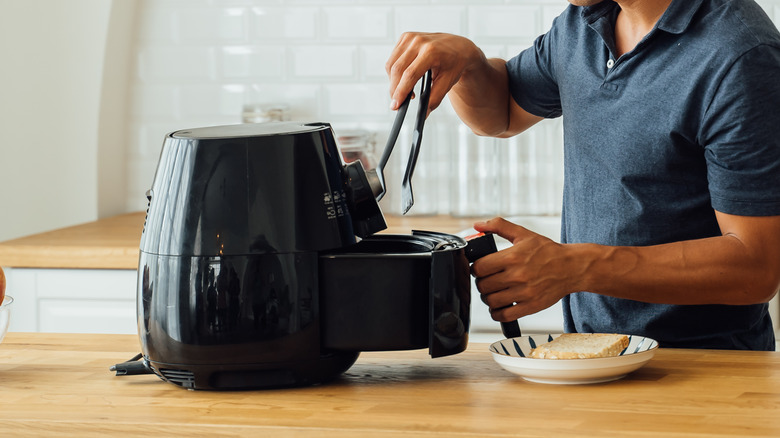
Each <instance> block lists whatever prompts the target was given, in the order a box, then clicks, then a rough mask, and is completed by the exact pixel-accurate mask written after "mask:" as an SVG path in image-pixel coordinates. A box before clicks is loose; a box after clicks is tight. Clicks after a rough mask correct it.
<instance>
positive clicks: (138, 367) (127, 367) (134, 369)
mask: <svg viewBox="0 0 780 438" xmlns="http://www.w3.org/2000/svg"><path fill="white" fill-rule="evenodd" d="M141 358H143V355H142V354H141V353H138V354H136V355H135V356H133V358H132V359H130V360H128V361H126V362H122V363H118V364H116V365H113V366H111V367H110V368H109V370H110V371H115V372H116V375H117V376H132V375H136V374H154V372H153V371H152V369H151V368H150V367H149V365H148V364H147V362H146V360H140V359H141Z"/></svg>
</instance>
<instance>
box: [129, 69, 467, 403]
mask: <svg viewBox="0 0 780 438" xmlns="http://www.w3.org/2000/svg"><path fill="white" fill-rule="evenodd" d="M424 84H426V85H427V87H428V89H429V87H430V76H429V75H428V76H427V78H426V82H424ZM423 97H425V98H427V89H425V87H424V89H423V93H421V100H422V103H421V104H420V111H419V114H418V128H417V131H418V132H417V134H418V135H416V136H415V145H414V147H413V148H412V149H413V152H412V157H411V159H410V162H409V167H408V169H407V177H405V178H404V190H407V191H408V196H407V195H405V198H406V199H408V201H409V202H408V205H407V208H408V207H410V206H411V202H412V198H411V185H410V181H411V173H412V171H413V168H414V162H415V160H416V155H417V151H418V148H419V141H420V137H421V135H420V134H421V127H422V120H424V117H425V108H427V101H426V100H425V99H423ZM407 105H408V99H407V102H406V103H405V105H404V110H405V108H406V106H407ZM403 116H404V115H403V112H400V113H399V115H398V116H397V119H396V125H395V126H394V129H393V134H392V135H391V139H390V140H389V141H388V147H387V148H386V150H385V155H384V156H383V158H382V160H380V165H379V166H378V167H377V170H374V171H368V172H366V171H365V170H364V169H363V168H362V165H361V163H360V162H359V161H355V162H352V163H349V164H346V165H345V164H344V163H343V160H342V157H341V154H340V153H339V149H338V147H337V144H336V142H335V140H334V134H333V132H332V130H331V128H330V126H329V125H328V124H325V123H291V122H286V123H284V122H282V123H270V124H247V125H232V126H221V127H210V128H199V129H191V130H184V131H177V132H173V133H171V134H169V135H168V136H167V137H166V139H165V142H164V145H163V150H162V155H161V157H160V163H159V167H158V169H157V173H156V176H155V179H154V184H153V186H152V189H151V190H150V191H149V193H148V197H149V209H148V212H147V217H146V223H145V227H144V232H143V237H142V240H141V254H140V261H139V281H138V317H139V321H138V326H139V335H140V339H141V345H142V353H143V360H144V364H145V366H146V367H148V368H150V369H151V370H152V371H153V372H155V373H156V374H157V375H158V376H159V377H160V378H162V379H163V380H165V381H167V382H170V383H173V384H176V385H180V386H183V387H185V388H190V389H244V388H268V387H284V386H295V385H305V384H312V383H318V382H323V381H326V380H328V379H331V378H334V377H336V376H338V375H339V374H341V373H342V372H344V371H345V370H347V369H348V368H349V367H350V366H351V365H352V364H353V363H354V362H355V360H356V359H357V357H358V354H359V353H360V352H361V351H370V350H408V349H421V348H427V349H428V350H429V353H430V355H431V356H432V357H439V356H445V355H450V354H455V353H459V352H461V351H463V350H464V349H465V348H466V345H467V340H468V326H469V307H470V281H469V273H468V262H467V260H466V257H465V254H464V248H465V246H466V242H465V241H464V240H463V239H461V238H459V237H456V236H452V235H446V234H441V233H434V232H414V233H413V234H411V235H389V234H379V235H374V233H376V232H377V231H380V230H383V229H385V228H386V224H385V221H384V218H383V216H382V213H381V211H380V209H379V206H378V204H377V201H378V199H379V198H381V197H382V195H383V194H384V190H385V184H384V178H383V176H382V168H383V167H384V164H386V163H387V158H388V156H389V153H390V151H391V149H392V146H393V144H394V143H395V137H396V136H397V132H398V128H399V127H400V123H401V122H402V119H403Z"/></svg>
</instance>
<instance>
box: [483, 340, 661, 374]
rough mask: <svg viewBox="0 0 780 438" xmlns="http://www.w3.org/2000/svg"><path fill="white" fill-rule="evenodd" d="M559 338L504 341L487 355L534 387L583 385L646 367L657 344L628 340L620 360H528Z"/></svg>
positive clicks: (610, 358) (494, 344)
mask: <svg viewBox="0 0 780 438" xmlns="http://www.w3.org/2000/svg"><path fill="white" fill-rule="evenodd" d="M558 336H560V335H557V334H545V335H531V336H522V337H519V338H510V339H504V340H501V341H498V342H494V343H493V344H491V345H490V352H491V353H492V354H493V360H495V361H496V362H497V363H498V364H499V365H501V367H502V368H504V369H505V370H507V371H509V372H511V373H514V374H517V375H518V376H520V377H522V378H523V379H525V380H528V381H531V382H537V383H557V384H569V385H572V384H583V383H601V382H609V381H612V380H617V379H620V378H622V377H624V376H625V375H626V374H628V373H630V372H632V371H635V370H637V369H639V368H641V367H642V365H644V364H646V363H647V362H648V361H649V360H650V359H652V358H653V355H655V352H656V350H657V349H658V342H656V341H655V340H653V339H650V338H646V337H642V336H629V344H628V347H627V348H626V349H625V350H623V351H622V352H621V353H620V355H619V356H615V357H600V358H593V359H534V358H530V357H528V355H529V354H530V353H531V350H532V349H533V348H534V347H536V346H537V345H540V344H543V343H545V342H549V341H552V340H553V339H555V338H557V337H558Z"/></svg>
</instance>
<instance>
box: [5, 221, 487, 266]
mask: <svg viewBox="0 0 780 438" xmlns="http://www.w3.org/2000/svg"><path fill="white" fill-rule="evenodd" d="M145 215H146V213H145V212H136V213H128V214H123V215H119V216H114V217H110V218H106V219H101V220H98V221H95V222H89V223H86V224H82V225H76V226H72V227H67V228H62V229H59V230H53V231H48V232H45V233H40V234H35V235H32V236H26V237H21V238H18V239H13V240H8V241H5V242H0V266H6V267H14V268H82V269H137V268H138V247H139V243H140V240H141V232H142V231H143V225H144V219H145ZM386 220H387V222H388V229H387V230H386V231H384V232H387V233H408V232H410V231H411V230H412V229H425V230H431V231H441V232H444V233H457V232H459V231H461V230H464V229H466V228H469V227H471V225H472V224H473V223H474V222H475V221H476V219H458V218H452V217H449V216H409V217H397V216H389V215H388V216H387V217H386Z"/></svg>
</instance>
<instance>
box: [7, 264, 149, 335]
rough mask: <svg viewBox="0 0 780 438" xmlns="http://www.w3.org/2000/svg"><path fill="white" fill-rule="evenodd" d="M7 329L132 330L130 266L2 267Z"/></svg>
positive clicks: (133, 309)
mask: <svg viewBox="0 0 780 438" xmlns="http://www.w3.org/2000/svg"><path fill="white" fill-rule="evenodd" d="M4 270H5V273H6V276H7V277H8V290H7V293H8V295H10V296H12V297H13V298H14V304H13V308H12V309H11V323H10V327H9V330H10V331H17V332H59V333H118V334H135V333H137V328H136V307H135V288H136V272H137V271H136V270H129V269H38V268H4Z"/></svg>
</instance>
